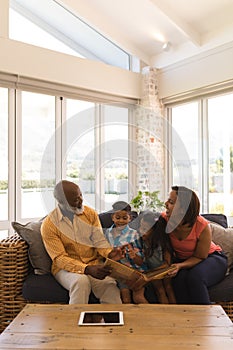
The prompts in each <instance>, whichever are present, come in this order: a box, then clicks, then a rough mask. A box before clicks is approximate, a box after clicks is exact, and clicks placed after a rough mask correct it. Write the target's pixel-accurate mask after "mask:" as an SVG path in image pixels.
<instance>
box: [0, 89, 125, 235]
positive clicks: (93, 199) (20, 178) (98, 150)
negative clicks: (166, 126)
mask: <svg viewBox="0 0 233 350" xmlns="http://www.w3.org/2000/svg"><path fill="white" fill-rule="evenodd" d="M0 106H1V108H0V125H1V127H0V162H1V169H0V186H1V188H0V204H1V213H0V238H3V237H5V236H7V235H8V233H9V232H11V230H12V229H11V221H15V220H17V221H19V222H22V223H23V222H28V221H31V220H36V219H38V218H41V217H43V216H45V215H47V214H48V212H49V211H51V210H52V209H53V208H54V207H55V200H54V197H53V188H54V185H55V183H56V182H57V181H59V180H60V179H65V178H66V179H68V180H70V181H73V182H75V183H77V184H78V185H79V186H80V188H81V190H82V192H83V196H84V203H85V204H87V205H89V206H91V207H93V208H95V209H96V210H97V211H99V212H100V211H103V210H107V209H109V208H110V207H111V205H112V203H113V202H115V201H116V200H119V199H124V200H128V161H129V160H128V108H127V107H125V106H124V107H120V106H111V105H102V104H100V103H94V102H87V101H82V100H78V99H68V98H64V97H59V96H52V95H46V94H42V93H35V92H28V91H21V90H13V89H7V88H0ZM8 189H9V191H8Z"/></svg>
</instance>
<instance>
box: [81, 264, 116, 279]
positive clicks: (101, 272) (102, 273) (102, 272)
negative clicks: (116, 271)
mask: <svg viewBox="0 0 233 350" xmlns="http://www.w3.org/2000/svg"><path fill="white" fill-rule="evenodd" d="M111 270H112V269H111V267H110V266H104V265H89V266H87V267H86V268H85V271H84V273H85V275H90V276H92V277H94V278H97V279H98V280H103V279H104V278H105V277H106V276H109V275H110V273H111Z"/></svg>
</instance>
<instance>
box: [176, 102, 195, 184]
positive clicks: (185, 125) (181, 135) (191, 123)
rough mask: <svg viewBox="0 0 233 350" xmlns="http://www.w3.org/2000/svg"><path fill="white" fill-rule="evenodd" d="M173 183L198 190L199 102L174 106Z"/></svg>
mask: <svg viewBox="0 0 233 350" xmlns="http://www.w3.org/2000/svg"><path fill="white" fill-rule="evenodd" d="M171 154H172V157H173V159H172V163H173V181H172V183H173V185H182V186H187V187H190V188H192V189H193V190H196V191H197V190H198V103H197V102H193V103H188V104H184V105H181V106H177V107H173V108H172V153H171Z"/></svg>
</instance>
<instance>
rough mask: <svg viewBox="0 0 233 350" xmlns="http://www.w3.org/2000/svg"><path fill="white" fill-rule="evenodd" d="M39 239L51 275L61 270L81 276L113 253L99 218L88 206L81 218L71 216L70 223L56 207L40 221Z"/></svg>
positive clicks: (79, 216)
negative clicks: (49, 263) (49, 266)
mask: <svg viewBox="0 0 233 350" xmlns="http://www.w3.org/2000/svg"><path fill="white" fill-rule="evenodd" d="M41 235H42V239H43V241H44V244H45V248H46V250H47V252H48V254H49V255H50V257H51V259H52V271H51V272H52V274H54V275H55V274H56V273H57V272H58V271H60V270H66V271H70V272H76V273H84V270H85V267H86V266H87V265H97V264H99V263H101V262H102V261H103V257H105V258H106V257H107V256H108V254H109V253H110V252H111V250H112V247H111V246H110V244H109V243H108V241H107V240H106V238H105V236H104V233H103V231H102V227H101V224H100V221H99V218H98V214H97V213H96V211H95V210H94V209H92V208H89V207H87V206H84V211H83V213H82V214H79V215H74V219H73V223H72V222H71V221H70V220H69V219H68V218H67V217H65V216H63V214H62V212H61V210H60V208H59V207H57V208H56V209H54V210H53V211H52V212H51V213H50V214H49V215H48V216H47V217H46V219H45V220H44V221H43V223H42V226H41Z"/></svg>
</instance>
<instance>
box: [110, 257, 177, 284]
mask: <svg viewBox="0 0 233 350" xmlns="http://www.w3.org/2000/svg"><path fill="white" fill-rule="evenodd" d="M104 264H105V265H106V266H110V267H111V268H112V272H111V274H110V276H111V277H113V278H115V279H116V280H117V281H119V282H123V283H125V284H127V285H129V286H130V288H131V289H138V288H141V287H143V286H144V285H146V284H147V283H149V282H151V281H153V280H158V279H163V278H164V277H165V276H166V275H167V274H168V273H169V272H171V271H174V270H175V269H176V267H175V266H174V265H170V266H168V265H167V264H164V265H161V266H159V267H157V268H156V269H153V270H149V271H147V272H140V271H138V270H135V269H133V268H132V267H129V266H126V265H124V264H121V263H119V262H118V261H115V260H112V259H109V258H107V259H106V261H105V263H104Z"/></svg>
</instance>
